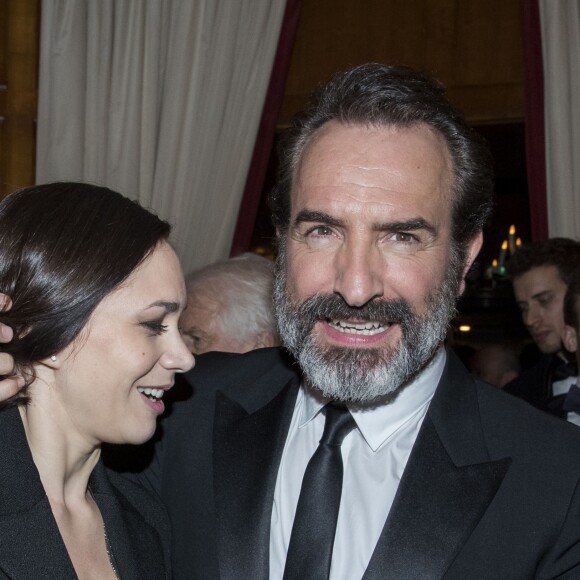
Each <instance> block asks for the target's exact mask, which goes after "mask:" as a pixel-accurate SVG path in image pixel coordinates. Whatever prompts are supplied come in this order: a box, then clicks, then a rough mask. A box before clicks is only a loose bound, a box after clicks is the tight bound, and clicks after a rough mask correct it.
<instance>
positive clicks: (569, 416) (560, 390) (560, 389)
mask: <svg viewBox="0 0 580 580" xmlns="http://www.w3.org/2000/svg"><path fill="white" fill-rule="evenodd" d="M572 385H580V382H578V377H568V378H566V379H562V380H561V381H555V382H553V383H552V394H553V395H554V397H556V396H558V395H565V394H566V393H567V392H568V391H569V390H570V387H571V386H572ZM566 421H568V422H569V423H574V424H575V425H580V414H578V413H575V412H573V411H570V412H569V413H566Z"/></svg>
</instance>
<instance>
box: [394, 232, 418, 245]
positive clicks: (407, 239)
mask: <svg viewBox="0 0 580 580" xmlns="http://www.w3.org/2000/svg"><path fill="white" fill-rule="evenodd" d="M391 239H393V240H394V241H395V242H402V243H404V244H409V243H412V242H416V241H417V238H416V237H415V236H414V235H413V234H409V233H407V232H395V233H394V234H393V235H392V238H391Z"/></svg>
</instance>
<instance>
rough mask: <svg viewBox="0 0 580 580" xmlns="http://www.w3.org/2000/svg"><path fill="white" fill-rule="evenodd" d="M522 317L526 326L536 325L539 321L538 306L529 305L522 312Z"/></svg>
mask: <svg viewBox="0 0 580 580" xmlns="http://www.w3.org/2000/svg"><path fill="white" fill-rule="evenodd" d="M522 319H523V321H524V324H525V325H526V326H528V327H532V326H534V325H537V324H538V323H539V322H540V321H541V315H540V310H539V308H536V307H535V306H533V305H532V306H529V307H528V309H527V310H526V311H525V312H523V313H522Z"/></svg>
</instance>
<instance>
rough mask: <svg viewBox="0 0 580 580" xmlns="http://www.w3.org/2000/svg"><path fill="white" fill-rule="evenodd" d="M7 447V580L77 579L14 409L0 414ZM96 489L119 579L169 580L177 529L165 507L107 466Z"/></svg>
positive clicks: (3, 452) (97, 474)
mask: <svg viewBox="0 0 580 580" xmlns="http://www.w3.org/2000/svg"><path fill="white" fill-rule="evenodd" d="M0 442H1V444H0V458H1V459H0V578H10V579H11V580H32V579H34V580H40V579H47V580H48V579H50V580H54V579H55V578H58V579H59V580H60V579H65V578H76V577H77V576H76V574H75V571H74V568H73V565H72V562H71V560H70V558H69V555H68V552H67V550H66V547H65V545H64V542H63V540H62V537H61V535H60V532H59V530H58V526H57V523H56V520H55V519H54V516H53V515H52V511H51V508H50V504H49V502H48V499H47V497H46V493H45V491H44V488H43V487H42V483H41V481H40V477H39V475H38V471H37V469H36V466H35V465H34V462H33V460H32V454H31V453H30V449H29V447H28V443H27V441H26V435H25V433H24V427H23V425H22V421H21V419H20V414H19V412H18V410H17V409H15V408H11V409H5V410H3V411H2V412H0ZM90 487H91V492H92V494H93V496H94V498H95V501H96V502H97V505H98V506H99V509H100V510H101V514H102V517H103V521H104V522H105V526H106V529H107V537H108V539H109V542H110V545H111V547H112V552H113V556H114V562H115V567H116V569H117V571H118V572H119V575H120V577H121V578H123V580H128V579H131V580H138V579H141V580H144V579H147V580H149V579H161V578H170V577H171V571H170V553H169V533H170V529H169V522H168V519H167V514H166V513H165V510H164V509H163V507H162V506H161V504H160V503H159V501H158V500H157V499H156V498H155V497H152V494H151V493H149V492H147V491H146V490H144V489H143V488H142V487H140V486H137V485H135V483H133V482H131V481H128V480H127V479H126V478H124V477H121V476H120V475H119V474H117V473H110V472H109V471H108V470H107V469H106V468H105V467H104V465H103V463H102V462H99V463H98V464H97V466H96V467H95V469H94V471H93V473H92V475H91V478H90Z"/></svg>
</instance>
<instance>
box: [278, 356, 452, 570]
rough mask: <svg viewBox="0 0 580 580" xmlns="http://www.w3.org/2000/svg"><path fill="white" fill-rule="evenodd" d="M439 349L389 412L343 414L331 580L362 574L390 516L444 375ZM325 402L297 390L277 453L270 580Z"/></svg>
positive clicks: (282, 553)
mask: <svg viewBox="0 0 580 580" xmlns="http://www.w3.org/2000/svg"><path fill="white" fill-rule="evenodd" d="M445 358H446V356H445V350H444V349H443V348H441V349H439V351H438V352H437V354H436V355H435V357H434V358H433V360H432V361H431V363H430V364H429V366H428V367H427V368H426V369H425V370H424V371H423V372H421V374H420V375H419V376H418V377H417V378H416V379H415V380H414V381H413V382H412V383H411V384H409V385H408V386H407V387H405V388H404V389H403V391H402V392H401V393H400V394H399V396H398V397H397V398H396V399H395V400H394V401H393V402H392V403H389V404H385V405H380V406H377V407H374V408H372V409H360V408H356V407H351V406H348V407H349V410H350V411H351V413H352V416H353V417H354V420H355V421H356V425H357V428H356V429H354V430H353V431H351V432H350V433H349V434H348V435H347V436H346V438H345V440H344V442H343V444H342V448H341V450H342V458H343V464H344V479H343V487H342V497H341V502H340V510H339V513H338V523H337V528H336V537H335V540H334V549H333V554H332V564H331V569H330V578H331V580H356V579H357V578H361V577H362V575H363V574H364V572H365V570H366V568H367V566H368V563H369V561H370V559H371V556H372V553H373V551H374V548H375V545H376V543H377V541H378V539H379V537H380V535H381V532H382V529H383V526H384V524H385V520H386V519H387V516H388V514H389V511H390V509H391V505H392V503H393V500H394V498H395V493H396V491H397V488H398V486H399V482H400V480H401V476H402V475H403V471H404V469H405V465H406V464H407V460H408V459H409V455H410V453H411V449H412V448H413V445H414V444H415V440H416V438H417V434H418V432H419V428H420V427H421V424H422V422H423V419H424V418H425V414H426V413H427V409H428V407H429V403H430V402H431V399H432V398H433V394H434V393H435V389H436V387H437V384H438V383H439V379H440V378H441V374H442V373H443V367H444V366H445ZM326 403H328V400H324V399H323V398H321V397H320V396H319V395H317V394H316V393H315V392H312V391H311V390H309V389H307V388H306V387H305V386H304V385H302V386H301V388H300V391H299V393H298V397H297V399H296V406H295V408H294V414H293V416H292V422H291V424H290V430H289V432H288V437H287V439H286V444H285V446H284V451H283V453H282V460H281V463H280V469H279V471H278V479H277V481H276V489H275V492H274V506H273V509H272V526H271V530H270V579H272V580H281V579H282V576H283V574H284V564H285V562H286V553H287V550H288V544H289V542H290V534H291V532H292V524H293V522H294V514H295V512H296V505H297V504H298V497H299V495H300V488H301V485H302V478H303V476H304V471H305V470H306V465H307V464H308V461H309V460H310V458H311V457H312V455H313V454H314V452H315V451H316V448H317V447H318V442H319V440H320V438H321V436H322V431H323V429H324V421H325V418H324V414H322V413H320V411H321V409H322V408H323V407H324V405H325V404H326Z"/></svg>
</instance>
